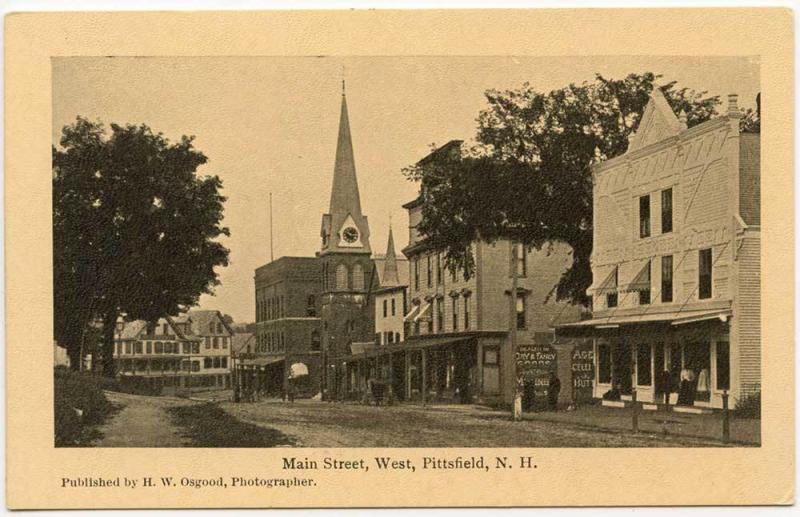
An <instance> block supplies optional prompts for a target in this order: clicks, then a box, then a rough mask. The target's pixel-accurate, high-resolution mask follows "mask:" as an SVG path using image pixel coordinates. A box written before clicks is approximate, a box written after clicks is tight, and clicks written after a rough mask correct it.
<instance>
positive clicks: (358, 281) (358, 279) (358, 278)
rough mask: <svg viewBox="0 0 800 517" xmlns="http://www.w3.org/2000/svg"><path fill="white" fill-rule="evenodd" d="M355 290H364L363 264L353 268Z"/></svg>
mask: <svg viewBox="0 0 800 517" xmlns="http://www.w3.org/2000/svg"><path fill="white" fill-rule="evenodd" d="M353 290H355V291H363V290H364V268H363V267H361V264H356V265H355V266H353Z"/></svg>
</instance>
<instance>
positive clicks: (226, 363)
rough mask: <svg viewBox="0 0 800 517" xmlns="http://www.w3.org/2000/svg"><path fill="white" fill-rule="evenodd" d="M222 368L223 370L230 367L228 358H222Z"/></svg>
mask: <svg viewBox="0 0 800 517" xmlns="http://www.w3.org/2000/svg"><path fill="white" fill-rule="evenodd" d="M222 367H223V368H227V367H228V358H227V357H223V358H222Z"/></svg>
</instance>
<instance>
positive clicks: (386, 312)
mask: <svg viewBox="0 0 800 517" xmlns="http://www.w3.org/2000/svg"><path fill="white" fill-rule="evenodd" d="M388 315H389V300H383V317H384V318H385V317H386V316H388Z"/></svg>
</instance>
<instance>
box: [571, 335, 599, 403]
mask: <svg viewBox="0 0 800 517" xmlns="http://www.w3.org/2000/svg"><path fill="white" fill-rule="evenodd" d="M593 382H594V350H593V349H592V343H591V342H584V343H580V344H577V345H576V346H575V348H574V349H573V350H572V388H573V390H574V393H575V400H588V399H591V398H592V384H593Z"/></svg>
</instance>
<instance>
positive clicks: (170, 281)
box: [53, 117, 230, 373]
mask: <svg viewBox="0 0 800 517" xmlns="http://www.w3.org/2000/svg"><path fill="white" fill-rule="evenodd" d="M206 161H207V158H206V157H205V155H203V154H202V153H201V152H199V151H197V150H196V149H195V148H194V147H193V145H192V138H190V137H186V136H184V137H182V138H181V140H180V141H179V142H177V143H171V142H169V141H168V140H167V139H166V138H164V137H163V135H162V134H160V133H153V131H152V130H151V129H150V128H149V127H147V126H146V125H144V124H142V125H138V126H136V125H126V126H119V125H116V124H112V125H111V133H110V134H108V133H107V131H106V128H105V127H104V126H103V125H102V124H100V123H96V122H90V121H89V120H86V119H84V118H80V117H79V118H78V119H77V120H76V122H75V123H74V124H72V125H69V126H65V127H64V128H63V131H62V137H61V141H60V148H58V149H56V148H55V147H54V148H53V241H54V248H53V250H54V253H53V254H54V289H55V300H54V301H55V339H56V340H57V341H58V342H60V343H62V344H65V345H66V346H67V348H68V350H70V349H71V350H73V352H74V349H75V348H76V347H79V346H80V345H79V343H76V339H77V338H78V336H80V335H81V334H82V333H83V331H84V330H85V328H86V325H87V324H88V323H89V322H91V321H93V320H95V319H97V318H99V319H102V321H103V330H104V349H103V359H104V370H105V372H106V373H113V363H112V361H111V351H112V350H113V330H114V323H115V322H116V319H117V315H118V314H121V313H125V314H126V315H127V317H129V318H131V319H145V320H148V321H154V320H156V319H158V318H159V317H162V316H165V315H175V314H178V313H179V312H182V311H183V310H186V309H188V308H189V307H191V306H192V305H195V304H196V302H197V300H198V298H199V297H200V295H201V294H204V293H211V292H212V290H213V287H214V286H215V285H216V284H218V280H217V275H216V273H215V271H214V268H215V267H217V266H226V265H227V264H228V249H227V248H225V247H224V246H223V245H222V244H220V243H219V242H217V240H216V239H217V238H219V237H220V236H221V235H229V234H230V233H229V230H228V229H227V228H225V227H223V226H221V220H222V215H223V203H224V201H225V198H224V197H223V196H222V195H221V194H220V189H221V187H222V182H221V180H220V179H219V177H217V176H207V177H200V176H198V175H197V168H198V167H199V166H200V165H202V164H204V163H206Z"/></svg>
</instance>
